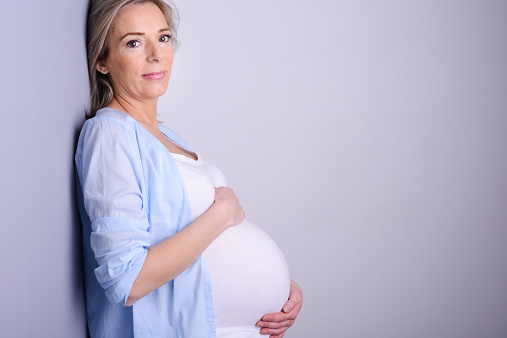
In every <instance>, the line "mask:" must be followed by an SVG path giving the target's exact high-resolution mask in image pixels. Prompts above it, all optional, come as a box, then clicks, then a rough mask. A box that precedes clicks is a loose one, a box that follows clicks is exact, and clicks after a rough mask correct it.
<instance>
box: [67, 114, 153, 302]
mask: <svg viewBox="0 0 507 338" xmlns="http://www.w3.org/2000/svg"><path fill="white" fill-rule="evenodd" d="M132 135H133V134H132V133H131V131H130V130H128V129H127V128H125V126H124V125H122V124H120V123H118V122H116V121H114V120H107V119H102V120H97V119H95V121H90V122H89V123H87V124H86V125H85V127H84V128H83V132H82V135H81V137H80V140H79V144H78V151H77V152H76V166H77V171H78V175H79V180H80V183H81V187H82V192H83V202H84V208H85V210H86V213H87V214H88V217H89V219H90V222H91V236H90V246H91V248H92V251H93V253H94V256H95V259H96V260H97V263H98V267H97V268H96V269H95V276H96V277H97V281H98V282H99V284H100V285H101V286H102V287H103V288H104V289H105V291H106V296H107V297H108V299H109V300H110V301H111V302H113V303H118V302H121V303H123V304H125V301H126V299H127V298H128V294H129V292H130V288H131V287H132V284H133V282H134V280H135V278H136V277H137V275H138V274H139V271H140V269H141V267H142V264H143V262H144V259H145V257H146V253H147V248H148V247H149V246H150V242H151V241H150V234H149V232H148V231H147V230H148V227H149V222H148V218H147V214H146V211H145V209H144V205H143V194H142V190H143V188H142V187H143V176H142V170H141V163H140V158H139V153H138V150H137V147H136V146H135V145H136V142H135V139H133V138H132Z"/></svg>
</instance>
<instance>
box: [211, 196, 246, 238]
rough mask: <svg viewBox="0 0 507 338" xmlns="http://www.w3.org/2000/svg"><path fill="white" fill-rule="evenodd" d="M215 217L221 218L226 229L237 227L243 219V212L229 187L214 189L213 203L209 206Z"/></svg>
mask: <svg viewBox="0 0 507 338" xmlns="http://www.w3.org/2000/svg"><path fill="white" fill-rule="evenodd" d="M211 207H212V208H214V209H215V212H217V216H218V217H221V218H223V222H224V225H225V227H226V228H228V227H230V226H233V225H238V224H239V223H241V222H243V220H244V219H245V212H244V211H243V207H242V206H241V204H240V203H239V199H238V197H237V196H236V194H235V193H234V191H233V190H232V189H231V188H229V187H220V188H215V203H214V204H213V205H212V206H211Z"/></svg>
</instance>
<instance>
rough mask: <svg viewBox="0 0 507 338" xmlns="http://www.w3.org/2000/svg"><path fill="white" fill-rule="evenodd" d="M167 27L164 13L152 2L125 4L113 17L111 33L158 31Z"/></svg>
mask: <svg viewBox="0 0 507 338" xmlns="http://www.w3.org/2000/svg"><path fill="white" fill-rule="evenodd" d="M166 27H168V23H167V20H166V17H165V16H164V13H162V11H161V10H160V8H158V6H157V5H155V4H154V3H152V2H143V3H139V4H133V5H127V6H125V7H123V8H122V9H120V11H119V12H118V14H117V15H116V17H115V20H114V23H113V29H112V35H122V34H124V33H128V32H143V33H147V32H150V31H157V32H158V31H159V30H160V29H162V28H166Z"/></svg>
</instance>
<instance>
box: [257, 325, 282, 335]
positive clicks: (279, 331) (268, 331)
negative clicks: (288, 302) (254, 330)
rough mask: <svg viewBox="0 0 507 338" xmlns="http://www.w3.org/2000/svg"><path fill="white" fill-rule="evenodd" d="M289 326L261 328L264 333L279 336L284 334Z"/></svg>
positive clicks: (261, 332)
mask: <svg viewBox="0 0 507 338" xmlns="http://www.w3.org/2000/svg"><path fill="white" fill-rule="evenodd" d="M287 329H288V327H282V328H279V329H267V328H263V329H261V330H260V334H262V335H270V336H279V335H283V334H284V333H285V331H287Z"/></svg>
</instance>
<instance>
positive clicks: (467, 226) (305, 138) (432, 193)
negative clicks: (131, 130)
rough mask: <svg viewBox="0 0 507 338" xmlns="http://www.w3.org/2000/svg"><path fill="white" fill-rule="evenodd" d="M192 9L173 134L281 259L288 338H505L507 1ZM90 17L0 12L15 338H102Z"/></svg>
mask: <svg viewBox="0 0 507 338" xmlns="http://www.w3.org/2000/svg"><path fill="white" fill-rule="evenodd" d="M27 5H28V6H27ZM177 5H178V7H179V9H180V12H181V17H182V24H181V31H180V39H181V40H182V42H183V43H182V46H181V49H180V50H179V52H178V53H177V54H176V59H175V65H174V68H173V78H172V80H171V85H170V88H169V92H168V94H167V95H166V96H165V97H164V98H163V99H162V100H161V104H160V115H161V119H162V120H163V121H165V122H166V124H167V125H168V126H169V127H170V128H173V129H175V130H176V131H178V132H179V133H180V134H182V135H183V136H184V137H185V138H186V139H187V140H188V141H189V142H190V143H191V144H192V146H193V147H194V149H196V151H197V152H198V153H199V154H200V155H201V156H203V157H205V158H206V159H207V160H208V161H210V162H212V163H215V164H217V165H219V166H220V167H221V168H222V169H223V171H224V172H225V174H226V176H227V177H228V179H229V183H230V185H231V186H233V188H235V190H236V191H237V193H238V195H239V196H240V199H241V201H242V203H243V205H244V207H245V210H246V212H247V217H248V218H249V219H250V220H252V221H254V222H255V223H257V224H258V225H260V226H261V227H263V228H264V229H265V230H266V231H267V232H268V233H269V234H271V235H272V236H273V238H275V240H276V241H277V242H278V243H279V245H280V246H281V248H282V250H283V251H284V253H285V255H286V257H287V260H288V262H289V265H290V268H291V273H292V276H293V278H294V279H295V280H296V281H297V282H299V283H300V284H301V286H302V287H303V289H304V293H305V305H304V308H303V311H302V312H301V315H300V317H299V318H298V321H297V323H296V325H295V326H294V327H293V328H292V329H290V330H289V331H288V333H287V335H286V337H289V338H307V337H347V338H354V337H357V338H365V337H372V338H383V337H386V338H387V337H389V338H392V337H396V338H398V337H399V338H405V337H410V338H419V337H420V338H427V337H437V338H467V337H488V338H489V337H492V338H500V337H505V336H507V324H506V321H505V314H506V313H507V246H506V245H505V243H506V242H507V229H506V225H507V211H506V208H505V205H507V181H506V180H505V173H506V172H507V154H506V151H505V149H506V144H507V133H506V126H507V108H506V107H507V95H505V93H506V92H507V67H506V63H507V47H506V44H505V41H507V4H506V2H505V1H466V2H464V1H449V0H446V1H424V2H423V1H420V2H406V1H399V0H398V1H383V2H377V1H366V0H365V1H355V2H336V1H331V0H329V1H324V0H315V1H305V2H302V1H288V0H278V1H267V0H261V1H255V2H252V1H250V2H246V1H237V0H235V1H232V0H217V1H212V2H211V1H203V0H195V1H179V2H177ZM26 7H28V10H26V9H24V8H26ZM85 12H86V1H49V2H37V1H33V0H32V1H25V2H23V3H19V4H18V3H15V2H0V28H1V31H2V32H4V33H5V32H8V34H6V35H4V37H3V42H4V44H3V47H2V53H1V56H0V60H1V66H2V73H1V74H0V75H1V76H0V109H1V115H0V116H1V117H0V119H1V120H0V121H1V123H0V154H1V158H2V159H1V161H0V173H1V175H0V205H1V211H2V212H1V213H0V225H1V227H0V257H2V258H1V259H2V261H1V266H2V274H1V275H2V279H1V282H0V285H1V287H2V291H3V292H4V295H3V297H2V301H1V302H0V330H1V333H0V335H1V336H2V337H3V336H5V337H80V336H84V335H85V326H84V304H83V298H82V284H81V283H82V281H81V279H80V278H81V276H80V273H79V268H80V267H79V264H80V261H79V257H78V256H79V254H78V253H79V250H80V248H79V233H78V232H76V226H77V215H76V210H75V205H74V186H73V184H74V178H73V167H72V156H73V151H74V142H75V137H76V132H77V128H79V126H80V125H81V123H82V120H83V118H82V110H83V108H84V107H85V106H86V104H87V99H88V85H87V76H86V60H85V46H84V20H85Z"/></svg>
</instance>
